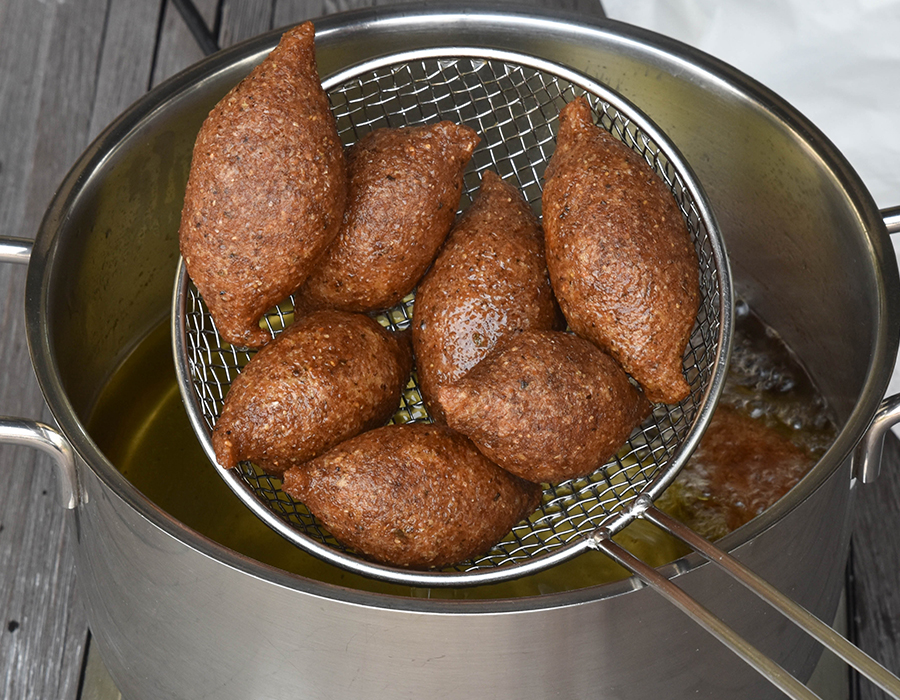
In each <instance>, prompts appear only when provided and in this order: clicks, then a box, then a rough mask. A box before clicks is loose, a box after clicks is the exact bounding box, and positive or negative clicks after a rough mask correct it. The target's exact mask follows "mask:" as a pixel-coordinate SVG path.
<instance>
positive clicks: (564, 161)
mask: <svg viewBox="0 0 900 700" xmlns="http://www.w3.org/2000/svg"><path fill="white" fill-rule="evenodd" d="M559 122H560V124H559V134H558V138H557V144H556V151H555V152H554V154H553V156H552V158H551V159H550V162H549V164H548V166H547V170H546V174H545V180H546V181H545V186H544V192H543V196H542V206H543V227H544V234H545V237H546V248H547V267H548V269H549V270H550V279H551V281H552V283H553V289H554V291H555V293H556V297H557V299H558V300H559V304H560V307H561V308H562V310H563V313H564V314H565V316H566V319H567V320H568V322H569V325H570V327H571V328H572V330H574V331H575V332H576V333H578V334H579V335H581V336H582V337H584V338H587V339H588V340H591V341H592V342H594V343H596V344H597V345H598V346H599V347H601V348H602V349H604V350H606V351H607V352H609V353H610V354H611V355H612V356H613V357H615V358H616V359H617V360H618V361H619V363H621V365H622V366H623V367H624V368H625V370H626V371H627V372H628V373H629V374H630V375H631V376H632V377H634V379H636V380H637V381H638V382H639V383H640V385H641V386H642V387H643V389H644V392H645V393H646V395H647V398H648V399H650V400H651V401H653V402H660V403H677V402H678V401H681V400H682V399H684V398H685V397H686V396H687V395H688V391H689V387H688V384H687V382H686V381H685V378H684V374H683V371H682V358H683V355H684V352H685V348H686V345H687V342H688V339H689V338H690V334H691V331H692V329H693V326H694V322H695V319H696V316H697V309H698V304H699V299H700V294H699V271H698V263H697V255H696V252H695V251H694V247H693V244H692V242H691V238H690V234H689V232H688V230H687V226H686V224H685V222H684V218H683V217H682V215H681V212H680V210H679V209H678V205H677V204H676V202H675V198H674V197H673V195H672V193H671V191H670V190H669V189H668V187H667V186H666V184H665V183H664V182H663V181H662V179H661V178H660V177H659V176H658V175H657V174H656V173H655V172H654V171H653V170H652V169H651V168H650V166H649V165H648V164H647V163H646V162H645V161H644V159H643V158H642V157H641V156H640V155H639V154H637V153H636V152H635V151H633V150H632V149H630V148H628V147H627V146H625V145H624V144H623V143H622V142H620V141H619V140H617V139H616V138H614V137H613V136H612V135H611V134H610V133H609V132H607V131H606V130H605V129H603V128H601V127H598V126H596V125H595V124H594V121H593V117H592V112H591V109H590V106H589V105H588V103H587V101H586V100H585V99H584V98H577V99H575V100H573V101H572V102H570V103H569V104H568V105H566V106H565V107H564V108H563V110H562V111H561V112H560V115H559Z"/></svg>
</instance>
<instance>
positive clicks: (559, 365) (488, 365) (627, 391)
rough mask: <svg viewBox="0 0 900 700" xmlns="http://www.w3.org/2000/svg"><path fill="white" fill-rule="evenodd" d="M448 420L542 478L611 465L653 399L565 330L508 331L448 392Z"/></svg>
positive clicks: (497, 455)
mask: <svg viewBox="0 0 900 700" xmlns="http://www.w3.org/2000/svg"><path fill="white" fill-rule="evenodd" d="M441 404H442V405H443V407H444V410H445V412H446V416H447V424H448V425H449V426H450V427H452V428H455V429H456V430H458V431H459V432H461V433H463V434H464V435H467V436H468V437H469V438H471V440H472V441H473V442H474V443H475V444H476V445H477V446H478V449H480V450H481V451H482V452H483V453H484V454H485V455H486V456H487V457H488V458H489V459H491V460H492V461H494V462H496V463H497V464H499V465H500V466H501V467H503V468H504V469H506V470H507V471H509V472H511V473H513V474H515V475H517V476H520V477H522V478H523V479H528V480H529V481H534V482H536V483H541V482H544V483H557V482H560V481H564V480H566V479H571V478H574V477H577V476H584V475H586V474H590V473H591V472H593V471H595V470H596V469H598V468H599V467H601V466H603V464H604V463H606V461H607V460H609V459H610V458H611V457H612V456H613V455H614V454H615V453H616V451H617V450H618V449H619V448H620V447H621V446H622V445H623V444H624V443H625V440H626V439H627V438H628V436H629V435H630V434H631V431H632V430H633V429H634V428H635V427H636V426H637V425H638V424H639V423H640V422H641V421H642V420H643V419H644V418H645V417H646V416H647V415H648V414H649V412H650V404H649V403H648V401H647V399H646V398H644V395H643V394H642V393H641V392H640V390H638V389H637V388H636V387H635V386H634V385H633V384H632V383H631V382H630V381H629V379H628V376H627V375H626V374H625V372H624V371H623V370H622V368H621V367H620V366H619V365H618V364H617V363H616V361H615V360H613V359H612V358H611V357H610V356H609V355H607V354H606V353H604V352H603V351H602V350H600V349H599V348H597V347H596V346H595V345H593V344H592V343H590V342H589V341H587V340H585V339H583V338H579V337H578V336H575V335H572V334H569V333H562V332H560V331H522V332H521V333H515V334H511V335H508V336H506V337H505V338H503V339H502V340H501V341H500V342H499V343H498V344H497V347H496V348H495V349H494V351H493V352H492V353H491V354H490V355H488V356H487V357H486V358H485V359H484V360H482V361H481V362H480V363H478V364H477V365H476V366H475V368H474V369H473V370H472V371H471V372H469V373H468V374H466V375H465V376H464V377H463V378H462V379H460V380H458V381H457V382H455V383H453V384H449V385H447V386H445V387H444V388H443V389H442V390H441Z"/></svg>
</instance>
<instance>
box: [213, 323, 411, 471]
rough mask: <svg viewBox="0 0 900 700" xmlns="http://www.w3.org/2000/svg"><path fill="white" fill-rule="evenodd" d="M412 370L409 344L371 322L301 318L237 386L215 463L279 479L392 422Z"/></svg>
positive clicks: (222, 420) (221, 423)
mask: <svg viewBox="0 0 900 700" xmlns="http://www.w3.org/2000/svg"><path fill="white" fill-rule="evenodd" d="M411 365H412V355H411V349H410V345H409V339H408V338H402V337H401V338H398V337H397V336H395V335H393V334H391V333H390V332H389V331H387V330H385V329H384V328H382V327H381V326H380V325H379V324H378V322H377V321H375V320H373V319H371V318H369V317H368V316H363V315H361V314H351V313H345V312H340V311H335V312H327V313H326V312H316V313H313V314H310V315H309V316H306V317H304V318H301V319H299V320H297V321H295V322H294V324H293V325H291V326H289V327H288V328H287V330H285V331H284V332H283V333H281V334H280V335H279V336H277V337H276V339H275V340H273V341H272V342H271V343H269V344H268V345H266V346H265V347H264V348H263V349H262V350H260V351H259V352H258V353H257V354H256V355H254V357H253V359H252V360H250V362H249V363H248V364H247V365H246V366H245V367H244V369H243V371H242V372H241V373H240V374H239V375H238V376H237V377H236V378H235V380H234V382H233V383H232V385H231V388H230V390H229V391H228V393H227V394H226V395H225V405H224V407H223V409H222V414H221V416H220V417H219V420H218V422H217V423H216V426H215V429H214V430H213V433H212V444H213V449H214V450H215V453H216V460H217V461H218V462H219V464H220V465H221V466H222V467H225V468H226V469H230V468H232V467H234V466H235V465H236V464H237V463H238V462H241V461H244V460H248V461H252V462H255V463H256V464H257V465H258V466H259V467H260V468H261V469H263V470H264V471H265V472H266V473H268V474H272V475H274V476H280V475H281V474H282V473H283V472H284V470H285V469H287V468H288V467H290V466H294V465H299V464H302V463H304V462H306V461H307V460H309V459H311V458H313V457H315V456H316V455H318V454H320V453H322V452H324V451H325V450H327V449H329V448H330V447H332V446H334V445H336V444H337V443H339V442H340V441H341V440H345V439H347V438H349V437H352V436H354V435H356V434H358V433H360V432H362V431H364V430H368V429H370V428H375V427H378V426H381V425H384V424H385V423H386V422H387V421H388V420H390V418H391V416H392V415H393V414H394V412H395V411H396V410H397V408H398V406H399V404H400V393H401V391H402V390H403V388H404V387H405V386H406V384H407V382H408V380H409V373H410V370H411Z"/></svg>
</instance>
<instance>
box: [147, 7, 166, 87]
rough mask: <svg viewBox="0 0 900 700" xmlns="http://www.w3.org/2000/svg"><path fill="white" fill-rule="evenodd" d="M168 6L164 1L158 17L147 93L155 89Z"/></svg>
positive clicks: (148, 74)
mask: <svg viewBox="0 0 900 700" xmlns="http://www.w3.org/2000/svg"><path fill="white" fill-rule="evenodd" d="M166 5H168V3H167V2H166V1H165V0H163V1H162V2H160V3H159V12H158V13H157V15H156V37H155V39H154V41H153V55H152V56H151V58H150V71H149V72H148V73H147V92H149V91H150V90H151V89H152V88H153V76H154V75H155V74H156V61H157V59H158V58H159V45H160V42H161V41H162V34H163V23H164V22H165V20H166Z"/></svg>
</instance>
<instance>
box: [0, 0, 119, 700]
mask: <svg viewBox="0 0 900 700" xmlns="http://www.w3.org/2000/svg"><path fill="white" fill-rule="evenodd" d="M108 9H109V3H108V1H107V0H85V1H84V2H79V3H33V2H29V1H28V0H7V1H6V2H5V3H2V4H0V12H2V18H0V66H2V67H3V70H2V71H0V75H2V76H3V77H2V80H3V81H4V83H3V86H2V88H0V90H2V99H0V110H2V111H0V113H2V117H3V120H2V123H3V124H4V131H3V132H2V136H0V143H2V146H0V148H2V154H3V155H2V156H0V161H3V168H2V173H3V175H2V177H3V180H2V187H3V196H2V197H0V199H2V201H3V202H4V203H6V204H4V205H0V206H3V207H4V208H3V213H2V214H0V217H2V219H0V221H2V223H0V227H2V229H0V230H2V233H3V234H6V235H19V236H26V237H30V236H32V235H33V234H34V232H35V230H36V228H37V225H38V222H39V221H40V218H41V216H42V214H43V211H44V210H45V208H46V206H47V204H48V202H49V200H50V197H51V196H52V194H53V192H54V190H55V189H56V187H57V186H58V184H59V182H60V181H61V179H62V177H63V175H64V174H65V172H66V170H67V169H68V168H69V167H70V166H71V164H72V162H73V161H74V160H75V158H76V157H77V156H78V155H79V153H80V152H81V151H82V150H83V149H84V147H85V146H86V145H87V141H88V138H89V135H90V129H91V118H92V114H93V106H94V102H95V97H96V89H97V76H98V68H99V58H100V55H101V47H102V45H103V39H104V32H105V28H106V27H107V20H108V18H109V17H108V12H107V10H108ZM23 280H24V270H21V269H11V266H9V265H4V266H3V270H2V272H0V288H2V289H3V290H4V291H5V292H6V294H5V295H4V299H3V302H2V306H0V324H2V330H3V333H2V334H0V357H2V358H3V366H4V373H3V379H2V381H0V411H2V412H3V413H5V414H9V415H20V416H26V417H41V415H42V413H43V414H44V417H45V418H49V416H47V415H46V408H45V407H44V402H43V399H42V397H41V394H40V391H39V389H38V387H37V383H36V382H35V380H34V376H33V373H32V371H31V369H30V362H29V359H28V354H27V349H26V347H25V337H24V329H23V318H22V300H23V297H24V284H23ZM58 490H59V487H58V484H57V482H56V475H55V473H54V470H53V467H52V465H51V464H50V462H49V460H48V459H47V458H46V457H44V456H41V455H38V454H36V453H34V452H32V451H29V450H25V449H10V448H3V449H2V450H0V527H2V528H3V529H2V531H0V624H2V627H0V697H3V698H10V699H11V700H22V699H24V700H39V699H40V700H43V699H44V698H60V699H63V700H70V699H73V698H75V697H76V696H77V692H78V685H79V680H80V671H81V662H82V658H83V651H84V645H85V643H86V640H87V622H86V620H85V617H84V611H83V609H82V608H81V605H80V602H79V601H78V597H77V591H76V589H75V586H74V563H73V552H72V547H71V534H70V532H69V529H68V528H65V527H64V522H65V512H64V510H63V509H62V508H61V506H60V504H59V497H58Z"/></svg>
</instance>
